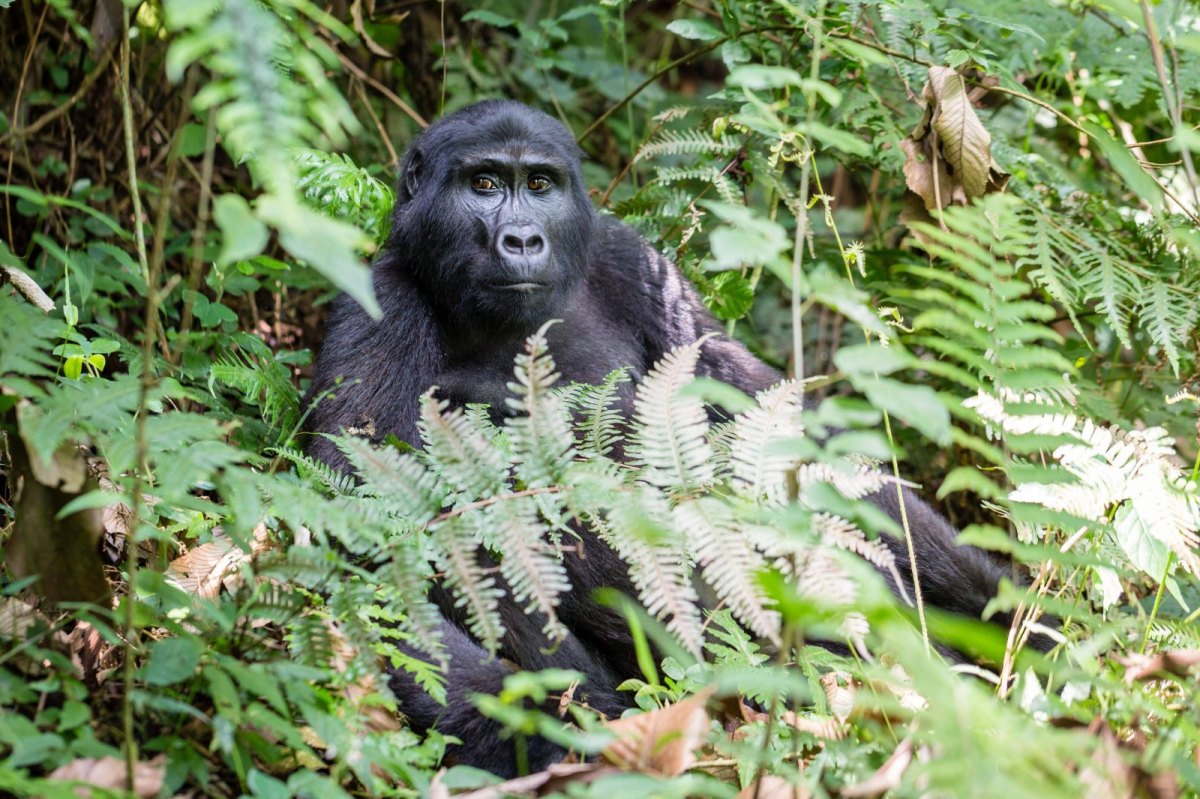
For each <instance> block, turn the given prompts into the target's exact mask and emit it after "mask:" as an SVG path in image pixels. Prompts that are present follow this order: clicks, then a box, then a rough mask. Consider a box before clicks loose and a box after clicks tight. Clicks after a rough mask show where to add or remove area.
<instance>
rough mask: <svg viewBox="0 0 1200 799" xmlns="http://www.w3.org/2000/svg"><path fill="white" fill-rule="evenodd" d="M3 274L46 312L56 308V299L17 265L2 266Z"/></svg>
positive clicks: (14, 286) (0, 268)
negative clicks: (47, 294) (51, 297)
mask: <svg viewBox="0 0 1200 799" xmlns="http://www.w3.org/2000/svg"><path fill="white" fill-rule="evenodd" d="M0 271H2V272H3V276H4V278H5V279H6V280H8V282H9V283H11V284H12V286H13V288H15V289H16V290H17V291H19V292H21V294H22V295H23V296H24V297H25V299H27V300H29V301H30V302H32V303H33V304H34V305H36V306H37V307H38V308H40V309H41V310H42V311H43V312H44V313H50V312H51V311H53V310H54V300H52V299H50V298H49V297H48V296H46V292H44V291H42V287H41V286H39V285H38V284H37V281H35V280H34V279H33V278H31V277H30V276H29V275H27V274H25V272H23V271H22V270H20V269H18V268H17V267H15V266H3V267H0Z"/></svg>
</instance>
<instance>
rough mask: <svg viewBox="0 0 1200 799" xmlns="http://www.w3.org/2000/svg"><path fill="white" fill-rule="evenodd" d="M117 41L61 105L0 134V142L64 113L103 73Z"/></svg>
mask: <svg viewBox="0 0 1200 799" xmlns="http://www.w3.org/2000/svg"><path fill="white" fill-rule="evenodd" d="M119 44H120V43H119V42H113V43H112V44H110V45H109V46H108V49H106V50H105V51H104V53H103V54H102V55H101V56H100V60H99V61H97V62H96V66H95V67H94V68H93V69H92V71H91V72H89V73H88V74H87V75H85V76H84V78H83V81H82V82H81V83H80V84H79V88H78V89H76V90H75V93H74V94H72V95H71V96H70V97H69V98H67V101H66V102H64V103H62V104H61V105H58V106H55V107H54V108H53V109H52V110H50V111H47V112H46V113H44V114H42V115H41V116H40V117H38V118H37V119H35V120H34V121H33V122H31V123H29V124H28V125H26V126H25V127H23V128H13V129H11V130H9V131H8V132H6V133H4V134H3V135H0V144H4V143H5V142H6V141H8V140H9V139H14V138H17V139H24V138H28V137H29V136H32V135H33V134H35V133H37V132H38V131H39V130H41V129H42V128H44V127H46V126H47V125H49V124H50V123H51V122H54V121H55V120H56V119H59V118H60V117H62V116H64V115H66V113H67V112H68V111H70V110H71V109H72V108H73V107H74V106H75V105H76V104H77V103H78V102H79V101H80V100H82V99H83V98H84V96H85V95H86V94H87V93H88V92H89V91H91V88H92V86H93V85H94V84H95V83H96V81H97V80H99V78H100V76H101V75H102V74H104V68H105V67H107V66H108V62H109V61H111V60H112V57H113V55H114V54H115V53H116V52H117V47H118V46H119Z"/></svg>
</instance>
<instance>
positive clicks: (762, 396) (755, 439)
mask: <svg viewBox="0 0 1200 799" xmlns="http://www.w3.org/2000/svg"><path fill="white" fill-rule="evenodd" d="M756 399H757V404H756V405H755V406H754V407H753V408H750V409H749V410H747V411H745V412H743V413H740V414H738V416H737V417H736V419H735V420H734V424H733V428H732V430H731V432H730V435H731V441H730V446H729V463H730V468H731V471H732V478H733V483H734V488H735V489H736V490H737V491H738V492H739V493H740V494H742V495H743V496H746V497H749V498H750V499H753V500H755V501H759V500H762V501H766V502H768V503H778V502H782V501H783V500H784V499H786V496H787V470H788V469H789V468H790V467H791V466H792V465H793V463H794V459H793V458H792V457H791V456H789V455H786V454H779V453H777V452H772V451H771V446H772V444H773V443H775V442H778V441H781V440H784V439H788V438H800V437H802V436H803V435H804V424H803V423H802V422H801V420H800V413H801V411H803V405H802V400H803V394H802V391H801V386H800V384H799V383H797V382H796V381H794V380H788V381H785V382H783V383H780V384H779V385H777V386H775V387H773V388H770V389H768V390H767V391H764V392H761V393H759V395H758V397H757V398H756Z"/></svg>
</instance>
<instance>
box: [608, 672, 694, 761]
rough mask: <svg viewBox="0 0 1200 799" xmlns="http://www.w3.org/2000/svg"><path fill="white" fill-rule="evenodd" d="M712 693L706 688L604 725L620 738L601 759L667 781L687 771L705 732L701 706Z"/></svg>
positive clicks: (610, 745)
mask: <svg viewBox="0 0 1200 799" xmlns="http://www.w3.org/2000/svg"><path fill="white" fill-rule="evenodd" d="M712 693H713V689H711V688H709V689H706V690H704V691H701V692H700V693H698V694H696V695H695V696H690V697H688V698H687V699H685V700H683V701H682V702H677V703H675V704H674V705H668V706H667V707H663V708H659V709H658V710H653V711H650V712H649V713H640V714H638V715H636V716H630V717H628V718H623V719H616V720H615V721H610V722H608V724H607V725H606V726H607V727H608V729H610V730H612V731H613V732H615V733H617V735H619V736H620V737H619V738H618V739H617V740H616V741H614V742H613V743H611V744H609V746H608V748H606V749H605V750H604V757H605V759H607V760H608V761H609V762H611V763H614V764H616V765H618V766H620V767H621V768H623V769H627V770H632V771H648V772H652V773H655V774H661V775H663V776H667V777H673V776H675V775H677V774H682V773H683V772H685V771H687V770H688V769H689V768H691V767H692V765H693V764H694V763H695V762H696V754H695V753H696V749H698V748H699V747H700V744H701V743H702V742H703V740H704V735H705V733H706V732H707V731H708V722H709V718H708V711H707V710H706V708H705V704H706V703H707V702H708V698H709V697H710V696H712Z"/></svg>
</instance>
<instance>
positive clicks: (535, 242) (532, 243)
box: [525, 233, 546, 255]
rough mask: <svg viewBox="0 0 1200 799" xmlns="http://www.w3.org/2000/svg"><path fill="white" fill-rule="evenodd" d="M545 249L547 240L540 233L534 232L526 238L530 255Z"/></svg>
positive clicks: (527, 251) (526, 246)
mask: <svg viewBox="0 0 1200 799" xmlns="http://www.w3.org/2000/svg"><path fill="white" fill-rule="evenodd" d="M544 249H546V242H545V240H544V239H542V237H541V236H539V235H538V234H536V233H534V234H533V235H532V236H530V237H529V238H527V239H525V252H526V253H528V254H529V255H537V254H538V253H540V252H541V251H542V250H544Z"/></svg>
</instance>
